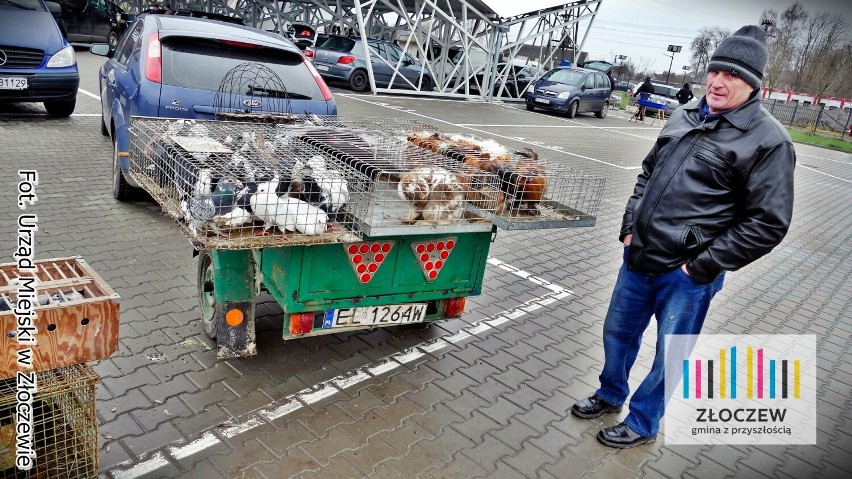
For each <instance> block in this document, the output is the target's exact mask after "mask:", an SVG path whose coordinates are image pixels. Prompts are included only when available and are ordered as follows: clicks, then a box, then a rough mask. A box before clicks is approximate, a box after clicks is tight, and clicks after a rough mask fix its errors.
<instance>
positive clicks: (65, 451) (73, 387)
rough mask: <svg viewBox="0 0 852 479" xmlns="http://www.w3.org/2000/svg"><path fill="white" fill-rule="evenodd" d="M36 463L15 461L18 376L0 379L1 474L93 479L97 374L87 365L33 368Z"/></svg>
mask: <svg viewBox="0 0 852 479" xmlns="http://www.w3.org/2000/svg"><path fill="white" fill-rule="evenodd" d="M35 374H36V376H37V382H38V392H37V393H36V394H35V396H34V398H33V401H32V406H33V408H32V409H33V413H32V425H33V428H34V434H33V441H34V445H35V453H36V457H35V465H34V466H33V467H32V469H29V470H27V471H22V470H20V469H18V468H17V467H16V466H15V453H16V447H17V446H16V437H15V435H16V433H15V427H16V420H17V415H16V412H15V407H16V404H17V397H16V392H17V391H16V380H15V379H14V378H12V379H6V380H3V381H0V479H7V478H8V479H11V478H16V479H18V478H20V479H24V478H33V479H64V478H68V479H70V478H94V477H97V471H98V421H97V416H96V413H95V385H96V384H97V382H98V381H99V380H100V378H99V377H98V375H97V373H95V371H94V370H93V369H92V368H91V367H89V366H86V365H84V364H78V365H74V366H67V367H63V368H58V369H51V370H48V371H42V372H39V373H35Z"/></svg>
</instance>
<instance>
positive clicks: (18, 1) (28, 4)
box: [0, 0, 47, 12]
mask: <svg viewBox="0 0 852 479" xmlns="http://www.w3.org/2000/svg"><path fill="white" fill-rule="evenodd" d="M0 6H7V7H12V8H23V9H24V10H39V11H42V12H46V11H47V10H45V9H44V6H43V5H42V3H41V2H40V1H39V0H0Z"/></svg>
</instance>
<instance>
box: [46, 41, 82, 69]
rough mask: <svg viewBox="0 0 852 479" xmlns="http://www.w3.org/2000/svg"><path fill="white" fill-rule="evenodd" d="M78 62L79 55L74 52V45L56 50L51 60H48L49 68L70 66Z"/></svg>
mask: <svg viewBox="0 0 852 479" xmlns="http://www.w3.org/2000/svg"><path fill="white" fill-rule="evenodd" d="M75 63H77V56H76V55H75V54H74V47H72V46H71V45H68V46H67V47H65V48H63V49H62V50H59V51H58V52H56V53H55V54H54V55H53V57H51V58H50V61H48V62H47V67H48V68H60V67H70V66H72V65H74V64H75Z"/></svg>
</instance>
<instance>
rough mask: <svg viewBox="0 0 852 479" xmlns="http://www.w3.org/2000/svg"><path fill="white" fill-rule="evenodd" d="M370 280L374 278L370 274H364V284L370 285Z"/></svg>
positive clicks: (362, 279) (362, 278) (362, 277)
mask: <svg viewBox="0 0 852 479" xmlns="http://www.w3.org/2000/svg"><path fill="white" fill-rule="evenodd" d="M370 279H372V276H370V273H364V274H362V275H361V282H362V283H369V282H370Z"/></svg>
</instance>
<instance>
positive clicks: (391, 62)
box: [305, 35, 435, 92]
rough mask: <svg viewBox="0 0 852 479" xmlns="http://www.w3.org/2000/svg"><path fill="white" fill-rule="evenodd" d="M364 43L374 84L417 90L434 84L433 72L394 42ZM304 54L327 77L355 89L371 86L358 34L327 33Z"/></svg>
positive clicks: (429, 88)
mask: <svg viewBox="0 0 852 479" xmlns="http://www.w3.org/2000/svg"><path fill="white" fill-rule="evenodd" d="M367 46H368V48H369V51H370V58H369V61H370V62H371V63H372V67H373V75H374V76H375V80H376V86H378V87H380V88H388V87H389V86H391V85H392V87H393V88H409V89H419V90H420V91H431V90H432V88H433V87H434V85H435V80H434V78H432V74H431V73H429V71H428V70H426V69H425V68H423V66H422V65H421V64H420V63H418V62H417V61H416V60H415V59H414V58H412V57H411V55H409V54H407V53H405V52H404V51H402V49H401V48H399V47H398V46H396V44H393V43H391V42H386V41H382V40H368V41H367ZM305 56H306V57H307V58H308V59H310V60H312V61H313V62H314V67H316V69H317V71H319V73H320V75H322V77H323V78H325V79H326V80H329V81H340V82H344V83H346V84H348V86H349V88H350V89H352V90H354V91H357V92H362V91H366V90H367V89H369V88H370V79H369V76H368V74H367V62H368V59H367V57H366V56H365V55H364V44H363V43H362V42H361V39H360V38H355V37H344V36H340V35H329V36H328V37H327V38H325V39H324V40H323V41H322V43H317V46H316V47H315V48H310V47H309V48H307V49H306V50H305ZM418 87H419V88H418Z"/></svg>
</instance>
